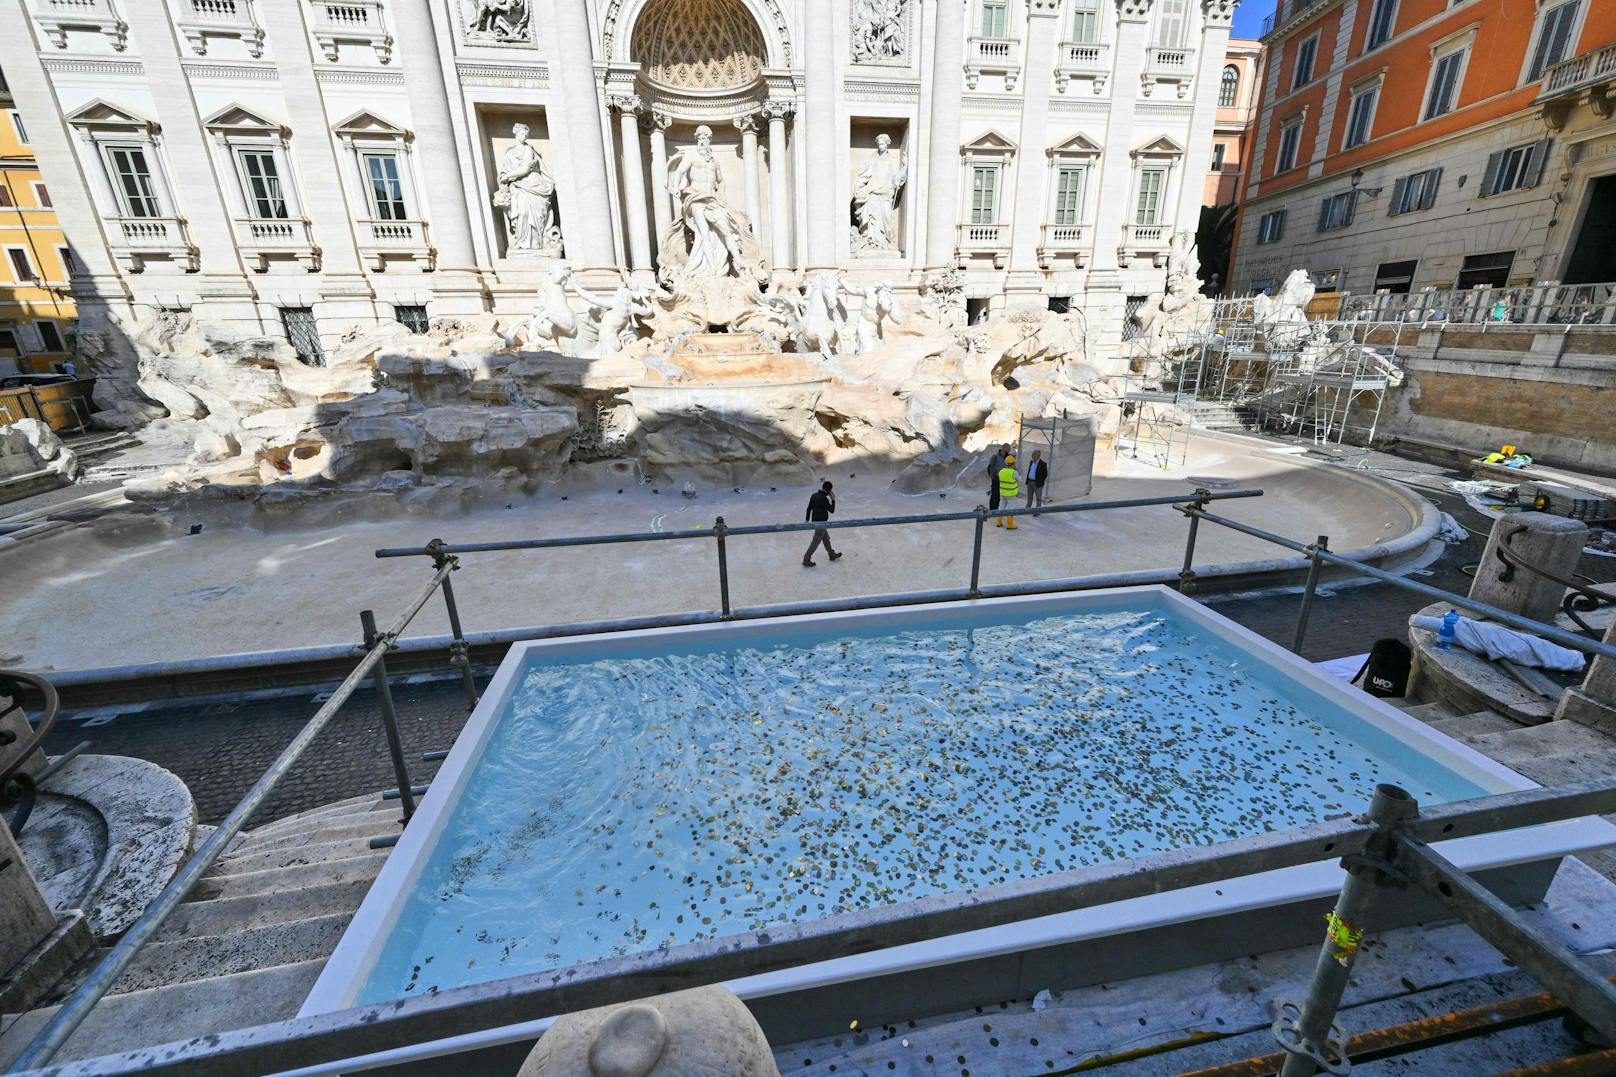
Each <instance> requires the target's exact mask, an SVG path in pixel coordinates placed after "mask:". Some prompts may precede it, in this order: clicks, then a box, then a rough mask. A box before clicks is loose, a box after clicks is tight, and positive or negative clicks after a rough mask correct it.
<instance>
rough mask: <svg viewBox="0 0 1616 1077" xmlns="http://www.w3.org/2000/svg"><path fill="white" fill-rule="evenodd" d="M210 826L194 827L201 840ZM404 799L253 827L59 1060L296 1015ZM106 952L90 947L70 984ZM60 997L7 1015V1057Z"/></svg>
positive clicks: (3, 1022)
mask: <svg viewBox="0 0 1616 1077" xmlns="http://www.w3.org/2000/svg"><path fill="white" fill-rule="evenodd" d="M208 832H209V828H207V827H199V828H198V836H197V840H198V841H199V842H200V841H201V840H202V838H203V837H205V836H206V834H207V833H208ZM398 832H399V806H398V804H397V802H395V801H383V800H382V799H381V798H380V797H379V796H378V795H376V794H371V795H368V796H363V797H354V798H352V799H350V800H345V801H340V802H338V803H335V804H328V805H325V806H324V807H321V808H316V809H314V810H312V811H308V812H304V813H302V814H300V815H294V816H288V817H287V818H284V819H278V820H276V821H274V822H272V823H268V824H266V825H264V826H262V827H259V828H258V829H256V830H253V831H249V832H247V833H245V834H243V835H241V836H240V837H239V838H237V839H236V841H235V842H234V843H232V845H231V846H230V848H228V849H227V850H226V851H225V854H224V855H223V856H222V857H220V858H219V860H218V861H217V862H216V863H215V864H214V866H213V870H212V871H210V872H209V873H208V874H207V875H206V876H204V877H203V879H202V880H201V881H200V882H198V883H197V885H196V887H195V888H194V889H193V890H192V891H191V896H190V898H189V899H188V900H187V901H186V902H185V903H184V904H183V905H181V906H180V907H179V908H178V909H177V910H175V912H174V914H173V915H172V916H171V917H170V918H169V920H168V922H167V923H166V924H165V925H164V927H163V930H162V931H161V932H160V933H159V934H158V935H157V937H156V938H155V939H153V940H152V942H150V943H149V944H147V946H146V947H145V948H144V949H143V950H142V951H141V953H140V956H139V957H138V958H136V960H135V962H134V964H132V965H131V966H130V967H129V968H128V969H127V970H126V971H125V972H124V974H123V976H121V977H120V978H119V980H118V982H117V983H116V984H114V985H113V988H112V991H111V992H110V993H109V994H108V995H107V997H106V998H105V999H104V1000H103V1001H102V1002H101V1004H100V1005H98V1006H97V1007H96V1008H95V1009H94V1011H92V1012H91V1014H90V1017H89V1019H88V1020H86V1021H85V1023H84V1024H83V1025H81V1026H80V1028H79V1030H78V1031H77V1032H76V1033H75V1034H74V1035H73V1037H72V1039H70V1040H68V1042H67V1045H66V1047H65V1048H64V1049H63V1050H62V1052H61V1053H60V1054H59V1055H58V1056H57V1059H58V1061H67V1060H71V1059H75V1058H89V1057H94V1056H96V1055H101V1054H108V1053H111V1052H114V1051H123V1050H129V1049H131V1048H134V1047H140V1046H148V1045H151V1044H157V1043H165V1042H168V1041H170V1040H177V1039H186V1038H189V1037H192V1036H200V1035H206V1034H208V1033H212V1032H222V1031H226V1030H229V1029H236V1028H244V1027H247V1026H249V1025H257V1024H263V1023H264V1022H267V1021H278V1020H283V1019H285V1018H289V1017H293V1016H296V1014H297V1010H298V1007H299V1006H300V1005H302V1002H303V999H304V997H305V996H306V995H307V994H308V992H309V989H310V988H311V987H313V985H314V981H315V978H316V977H318V976H319V974H320V970H321V968H323V967H324V965H325V961H326V958H327V957H329V956H330V954H331V951H332V950H333V949H335V947H336V945H337V941H338V940H339V939H340V938H341V937H342V932H343V929H344V928H346V927H347V925H348V921H349V920H350V919H351V918H352V917H353V914H354V912H355V911H356V910H357V909H358V908H359V903H360V901H362V900H363V899H364V896H365V892H366V890H368V889H369V887H370V884H371V882H372V881H373V880H374V879H375V878H376V875H377V873H378V872H379V871H381V867H382V864H383V863H384V862H385V861H386V859H387V852H386V851H385V850H379V851H378V850H373V849H371V848H370V840H371V839H372V838H377V837H383V836H387V835H394V834H397V833H398ZM105 953H106V948H102V949H101V950H99V951H97V952H96V953H94V954H92V955H91V956H90V957H89V958H87V959H86V960H85V961H84V962H83V963H82V964H81V966H80V968H79V969H78V970H77V971H76V974H75V975H74V976H73V977H70V978H69V980H68V981H67V982H65V983H63V984H62V985H61V991H62V993H63V994H64V995H65V994H66V993H67V992H68V991H70V990H71V989H72V988H74V987H76V986H77V985H78V983H80V982H82V980H83V978H84V977H86V976H88V975H89V974H90V972H91V970H92V969H93V968H94V964H95V962H96V961H97V960H99V959H100V957H101V956H103V955H104V954H105ZM54 1012H55V1008H54V1007H51V1008H48V1009H42V1010H35V1011H32V1012H30V1013H27V1014H23V1015H20V1016H0V1066H4V1065H9V1064H10V1062H11V1061H12V1060H13V1059H14V1058H15V1057H16V1056H17V1055H18V1054H19V1053H21V1051H22V1049H23V1048H24V1047H25V1046H26V1045H27V1043H28V1041H29V1040H30V1039H32V1038H33V1036H34V1035H35V1034H37V1033H38V1032H39V1030H40V1029H41V1028H43V1027H44V1025H45V1023H46V1021H48V1020H49V1019H50V1017H51V1015H52V1014H53V1013H54Z"/></svg>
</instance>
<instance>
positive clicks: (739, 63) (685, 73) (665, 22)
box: [631, 0, 768, 90]
mask: <svg viewBox="0 0 1616 1077" xmlns="http://www.w3.org/2000/svg"><path fill="white" fill-rule="evenodd" d="M631 45H632V53H633V56H634V59H635V60H637V61H639V64H640V70H641V71H642V72H643V73H644V74H645V76H646V77H647V78H649V79H651V80H652V81H654V82H660V83H662V84H663V85H666V86H677V87H681V88H684V89H691V90H732V89H738V88H740V87H743V86H750V85H751V84H752V83H754V82H756V81H757V79H758V76H760V75H761V74H762V73H763V68H764V64H765V59H766V57H767V56H768V45H767V44H766V42H765V41H764V39H763V31H762V30H760V29H759V28H758V24H757V23H756V22H755V21H754V20H753V18H752V15H751V13H750V12H749V11H747V10H746V5H745V4H743V3H742V2H741V0H652V2H651V3H649V4H647V5H646V7H645V10H644V12H642V13H641V15H640V17H639V18H638V19H637V20H636V21H635V24H634V37H633V41H632V42H631Z"/></svg>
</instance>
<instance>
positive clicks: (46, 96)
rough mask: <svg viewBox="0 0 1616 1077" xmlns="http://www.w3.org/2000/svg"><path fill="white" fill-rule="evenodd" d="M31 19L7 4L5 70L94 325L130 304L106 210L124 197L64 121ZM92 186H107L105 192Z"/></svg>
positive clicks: (0, 24) (2, 44) (76, 287)
mask: <svg viewBox="0 0 1616 1077" xmlns="http://www.w3.org/2000/svg"><path fill="white" fill-rule="evenodd" d="M29 22H30V20H29V18H28V15H27V13H26V11H24V9H23V7H22V6H21V5H20V4H0V70H4V71H5V74H6V82H7V84H8V85H9V86H10V87H11V93H12V97H13V99H14V100H15V101H16V103H17V107H18V109H19V111H21V112H22V114H23V115H24V117H25V118H26V120H27V122H28V134H29V138H30V140H31V142H32V145H33V150H34V157H35V159H36V161H37V162H38V164H39V167H40V170H41V171H42V172H43V173H44V175H45V177H46V181H47V182H48V183H49V184H50V192H51V200H52V201H53V202H54V203H55V205H56V217H57V220H58V221H59V222H60V223H61V227H62V234H63V235H64V236H66V237H67V242H68V245H69V246H71V247H72V248H73V257H74V258H75V259H77V261H78V266H79V273H77V274H75V276H74V278H73V296H74V300H75V301H76V302H77V304H78V310H79V320H80V323H81V324H82V325H84V326H86V327H93V326H97V325H99V324H100V323H102V322H104V321H105V313H106V310H107V309H108V308H111V309H113V310H115V311H118V312H120V313H124V314H127V313H128V312H129V307H128V301H129V291H128V289H127V288H126V287H125V285H124V280H123V275H122V274H121V273H120V272H119V271H118V267H117V266H116V265H114V264H113V261H112V256H111V254H110V253H109V251H108V247H107V235H106V232H105V227H106V226H105V224H104V218H103V216H102V215H103V213H111V212H113V211H114V210H113V207H114V206H115V205H116V204H117V203H116V201H115V200H114V199H113V197H112V192H111V189H110V187H108V186H107V182H106V174H105V172H104V171H102V169H101V164H100V161H99V160H97V159H96V157H95V156H94V153H95V150H94V148H93V147H90V146H87V147H85V151H86V152H85V155H84V156H83V157H82V158H81V157H80V156H79V155H78V154H76V153H75V152H74V149H73V138H72V136H71V135H70V134H69V132H68V130H67V128H66V126H65V125H64V124H63V123H62V119H61V117H62V112H63V110H62V107H61V103H60V102H59V101H58V100H57V99H56V93H55V90H54V89H53V88H52V86H51V83H50V79H49V77H48V76H47V75H46V74H45V69H44V66H43V65H42V64H41V63H40V60H39V54H38V53H37V52H36V51H35V50H34V34H33V27H32V26H30V25H29ZM92 191H98V192H100V194H99V197H97V196H96V195H94V194H92V193H91V192H92Z"/></svg>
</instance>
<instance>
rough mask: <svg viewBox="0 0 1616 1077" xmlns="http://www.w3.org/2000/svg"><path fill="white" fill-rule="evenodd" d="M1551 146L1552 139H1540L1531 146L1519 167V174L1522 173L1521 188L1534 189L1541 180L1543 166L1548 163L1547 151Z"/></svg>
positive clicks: (1552, 143)
mask: <svg viewBox="0 0 1616 1077" xmlns="http://www.w3.org/2000/svg"><path fill="white" fill-rule="evenodd" d="M1553 145H1554V139H1552V138H1545V139H1540V140H1539V141H1537V142H1534V143H1533V144H1532V149H1531V152H1530V153H1528V155H1527V158H1526V163H1525V164H1524V165H1522V166H1521V172H1522V173H1524V175H1522V177H1521V186H1522V187H1536V186H1537V185H1538V183H1539V182H1540V181H1541V180H1542V179H1543V166H1544V165H1546V164H1547V163H1548V160H1549V149H1550V147H1552V146H1553Z"/></svg>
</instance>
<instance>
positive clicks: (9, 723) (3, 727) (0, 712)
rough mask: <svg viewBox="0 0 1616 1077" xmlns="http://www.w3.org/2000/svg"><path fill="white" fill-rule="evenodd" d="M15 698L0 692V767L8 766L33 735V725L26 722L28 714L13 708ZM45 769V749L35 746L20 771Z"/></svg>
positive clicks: (19, 708) (34, 772) (32, 772)
mask: <svg viewBox="0 0 1616 1077" xmlns="http://www.w3.org/2000/svg"><path fill="white" fill-rule="evenodd" d="M15 702H16V700H14V699H12V698H11V697H9V696H7V695H6V694H5V693H4V692H0V767H8V766H10V765H11V761H12V760H13V759H15V758H16V757H17V753H18V752H19V751H21V750H22V746H23V744H24V743H26V742H27V740H28V739H29V738H30V737H32V736H33V735H34V727H33V726H32V725H30V724H29V723H28V714H27V712H26V711H24V710H23V708H21V707H15V708H13V706H12V704H13V703H15ZM44 769H45V751H44V749H43V748H35V749H34V750H33V752H32V753H31V754H30V755H29V756H28V759H27V761H26V762H24V763H23V765H22V772H23V773H24V774H28V775H34V774H38V773H39V772H40V771H42V770H44Z"/></svg>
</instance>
